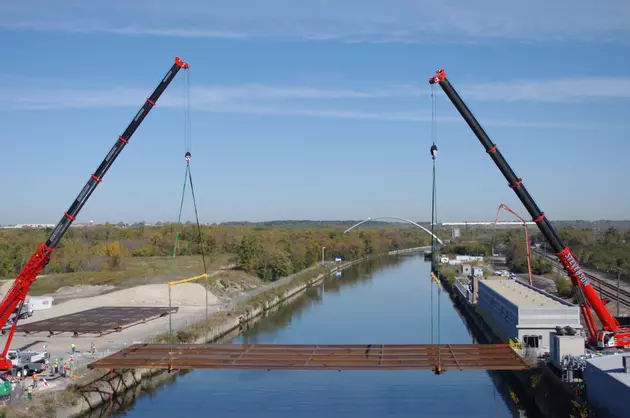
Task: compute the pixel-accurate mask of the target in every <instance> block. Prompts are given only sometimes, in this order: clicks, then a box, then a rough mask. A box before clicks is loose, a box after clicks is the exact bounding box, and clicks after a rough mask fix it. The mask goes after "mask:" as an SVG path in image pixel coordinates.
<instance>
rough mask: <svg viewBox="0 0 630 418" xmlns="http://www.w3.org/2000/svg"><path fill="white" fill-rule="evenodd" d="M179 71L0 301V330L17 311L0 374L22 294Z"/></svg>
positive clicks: (178, 63)
mask: <svg viewBox="0 0 630 418" xmlns="http://www.w3.org/2000/svg"><path fill="white" fill-rule="evenodd" d="M182 68H184V69H187V68H189V65H188V64H187V63H185V62H184V61H182V60H181V59H179V58H175V63H174V64H173V66H172V67H171V69H170V70H169V71H168V73H166V75H165V76H164V77H163V78H162V81H161V82H160V84H159V85H158V86H157V87H156V88H155V90H154V91H153V94H151V96H150V97H148V98H147V99H146V101H145V103H144V105H143V106H142V107H141V108H140V110H139V111H138V113H137V114H136V116H135V117H134V118H133V120H132V121H131V122H130V123H129V126H127V129H125V132H124V133H123V134H122V135H120V136H119V137H118V139H116V143H115V144H114V146H113V147H112V149H111V150H110V151H109V152H108V153H107V155H106V156H105V159H104V160H103V162H101V165H99V166H98V168H97V169H96V171H95V172H94V174H92V175H91V176H90V179H89V180H88V182H87V183H86V184H85V186H84V187H83V189H81V192H80V193H79V196H77V198H76V200H75V201H74V202H73V203H72V205H71V206H70V209H68V211H67V212H65V213H64V215H63V217H62V218H61V221H59V223H58V224H57V225H56V226H55V229H53V231H52V233H51V234H50V237H48V240H47V241H46V243H40V244H39V246H38V248H37V250H36V251H35V253H34V254H33V255H32V256H31V258H30V259H29V260H28V261H27V262H26V264H25V265H24V267H23V268H22V271H20V273H19V274H18V276H17V278H16V279H15V282H13V285H12V286H11V288H10V289H9V291H8V292H7V294H6V295H5V297H4V299H2V302H1V303H0V329H1V328H4V326H5V325H6V324H7V321H8V320H9V318H10V317H11V314H12V313H13V311H14V310H15V309H16V307H17V308H18V312H17V315H16V319H15V321H14V322H13V324H12V326H11V331H10V332H9V337H8V338H7V341H6V344H5V346H4V350H3V351H2V354H0V371H6V370H11V369H12V363H11V360H9V359H7V352H8V351H9V347H10V346H11V340H12V339H13V334H14V333H15V328H16V326H17V320H18V318H19V317H20V313H21V312H20V311H21V309H22V306H23V303H22V302H24V300H25V299H26V294H27V292H28V289H29V288H30V287H31V284H33V282H34V281H35V279H36V277H37V276H38V275H39V273H41V272H42V270H44V268H45V267H46V265H47V264H48V262H49V261H50V256H51V255H52V252H53V251H54V249H55V248H56V247H57V245H58V244H59V241H60V240H61V238H62V237H63V236H64V234H65V233H66V232H67V231H68V228H70V225H71V224H72V222H73V221H74V220H75V219H76V217H77V215H78V214H79V211H80V210H81V208H83V205H85V203H86V202H87V200H88V199H89V198H90V195H91V194H92V192H94V189H96V186H98V184H99V183H100V182H101V181H102V180H103V177H104V176H105V173H107V171H108V170H109V168H110V167H111V166H112V164H113V163H114V160H116V158H117V157H118V155H119V154H120V153H121V151H122V150H123V148H124V147H125V145H127V143H128V142H129V139H130V138H131V136H132V135H133V134H134V132H136V129H138V126H140V124H141V123H142V121H143V120H144V118H145V117H146V116H147V115H148V114H149V112H150V111H151V109H152V108H153V106H155V103H156V102H157V101H158V99H159V98H160V96H161V95H162V93H164V90H166V88H167V87H168V85H169V84H170V83H171V81H172V80H173V78H174V77H175V75H176V74H177V72H178V71H179V70H180V69H182Z"/></svg>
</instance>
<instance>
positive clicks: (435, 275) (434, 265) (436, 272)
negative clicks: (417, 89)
mask: <svg viewBox="0 0 630 418" xmlns="http://www.w3.org/2000/svg"><path fill="white" fill-rule="evenodd" d="M431 140H432V142H433V143H432V145H431V149H430V151H431V160H432V161H433V187H432V193H431V235H432V237H431V275H432V277H431V344H433V281H435V282H436V284H437V292H438V298H437V355H438V356H437V357H438V358H437V361H438V362H437V365H436V366H435V373H436V374H441V373H442V353H441V352H440V334H441V332H440V325H441V323H440V310H441V309H440V299H441V298H440V295H441V293H442V292H441V283H440V269H439V268H438V266H439V246H438V245H439V243H438V241H437V239H436V230H435V229H436V225H437V196H436V176H435V157H436V156H437V154H438V148H437V145H436V142H437V106H436V99H435V89H434V85H433V84H431Z"/></svg>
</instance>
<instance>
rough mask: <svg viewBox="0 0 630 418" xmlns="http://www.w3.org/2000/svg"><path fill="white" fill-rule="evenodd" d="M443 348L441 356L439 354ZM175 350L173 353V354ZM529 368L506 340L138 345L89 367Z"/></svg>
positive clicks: (259, 368) (288, 368)
mask: <svg viewBox="0 0 630 418" xmlns="http://www.w3.org/2000/svg"><path fill="white" fill-rule="evenodd" d="M438 352H439V356H438ZM169 353H172V354H169ZM170 365H172V368H173V369H255V370H435V368H436V366H438V365H439V366H440V369H441V370H442V371H446V370H525V369H528V368H529V366H528V365H527V363H525V361H524V360H523V359H522V358H521V357H520V356H519V355H518V354H517V353H516V352H515V351H514V350H512V349H511V348H510V347H509V346H508V345H507V344H442V345H440V346H438V345H434V344H413V345H387V344H386V345H380V344H368V345H361V344H359V345H276V344H244V345H237V344H224V345H200V344H173V345H172V352H171V351H170V345H169V344H134V345H132V346H130V347H128V348H126V349H124V350H122V351H119V352H117V353H115V354H112V355H110V356H108V357H105V358H103V359H101V360H97V361H95V362H92V363H90V364H89V365H88V368H90V369H118V370H121V369H139V368H152V369H168V368H169V366H170Z"/></svg>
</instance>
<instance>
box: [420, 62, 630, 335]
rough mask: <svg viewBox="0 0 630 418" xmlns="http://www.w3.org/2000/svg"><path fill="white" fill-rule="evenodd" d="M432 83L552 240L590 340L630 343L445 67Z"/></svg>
mask: <svg viewBox="0 0 630 418" xmlns="http://www.w3.org/2000/svg"><path fill="white" fill-rule="evenodd" d="M429 83H430V84H439V85H440V87H441V88H442V90H443V91H444V93H445V94H446V96H447V97H448V98H449V99H450V100H451V102H452V103H453V105H454V106H455V108H456V109H457V111H458V112H459V113H460V115H461V116H462V117H463V118H464V121H466V123H467V124H468V126H469V127H470V129H471V130H472V131H473V133H474V134H475V136H476V137H477V139H479V142H481V144H482V145H483V147H484V148H485V150H486V152H487V153H488V154H489V155H490V158H492V160H493V161H494V163H495V164H496V166H497V167H498V168H499V170H500V171H501V173H502V174H503V176H504V177H505V179H506V180H507V182H508V186H509V187H510V188H512V190H514V193H516V196H518V198H519V200H520V201H521V202H522V203H523V206H525V209H527V212H529V214H530V216H531V217H532V220H533V221H534V222H535V223H536V225H537V226H538V228H539V229H540V231H541V232H542V234H543V235H544V237H545V238H546V240H547V242H549V245H550V246H551V248H553V250H554V252H555V253H556V256H557V257H558V259H559V260H560V262H561V263H562V265H563V267H564V269H565V270H566V272H567V274H568V275H569V277H570V279H571V282H572V283H573V286H574V288H575V289H576V295H577V297H578V301H579V303H580V308H581V310H582V314H583V316H584V318H585V321H586V325H587V328H588V330H589V333H590V342H591V344H593V345H597V343H598V342H600V340H601V338H602V335H606V336H607V338H610V335H609V334H610V333H614V337H615V338H614V339H613V340H612V341H614V340H616V344H617V345H618V346H630V329H628V328H621V327H620V325H619V322H618V321H617V319H616V318H615V317H613V316H612V314H611V313H610V312H609V311H608V309H607V308H606V305H605V304H604V302H603V301H602V300H601V299H600V298H599V296H598V295H597V292H596V290H595V289H594V288H593V285H592V283H591V281H590V280H589V279H588V277H587V276H586V274H585V273H584V271H583V270H582V268H581V267H580V265H579V263H578V260H577V257H576V256H575V255H574V253H573V251H571V249H570V248H569V247H567V246H566V245H565V244H564V243H563V242H562V240H561V239H560V236H559V235H558V233H557V232H556V230H555V229H554V227H553V226H552V225H551V223H550V222H549V219H548V218H547V217H546V216H545V213H544V212H542V211H541V210H540V209H539V207H538V205H537V204H536V202H535V201H534V199H533V198H532V197H531V195H530V194H529V192H528V191H527V189H526V188H525V186H524V185H523V179H521V178H519V177H517V176H516V174H515V173H514V171H513V170H512V168H511V167H510V165H509V164H508V163H507V161H506V160H505V158H504V157H503V155H501V152H500V151H499V150H498V148H497V146H496V144H494V143H493V142H492V141H491V140H490V138H489V137H488V135H487V134H486V132H485V131H484V129H483V128H482V127H481V125H480V124H479V122H478V121H477V119H476V118H475V116H474V115H473V114H472V112H471V111H470V109H469V108H468V106H466V103H464V101H463V100H462V98H461V97H460V96H459V94H458V93H457V91H456V90H455V88H454V87H453V85H452V84H451V83H450V81H449V80H448V79H447V78H446V73H445V72H444V70H438V71H436V75H434V76H433V77H431V78H429ZM590 308H592V309H593V310H594V311H595V314H596V315H597V317H598V318H599V320H600V321H601V323H602V327H603V330H604V331H608V333H606V332H603V333H601V332H599V331H598V329H597V325H596V323H595V319H594V318H593V314H592V313H591V310H590Z"/></svg>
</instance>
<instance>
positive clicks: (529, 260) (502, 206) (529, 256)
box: [494, 203, 534, 286]
mask: <svg viewBox="0 0 630 418" xmlns="http://www.w3.org/2000/svg"><path fill="white" fill-rule="evenodd" d="M501 209H505V210H507V211H508V212H510V213H511V214H512V215H514V216H516V217H517V218H518V219H519V220H520V221H521V222H522V223H523V226H524V227H525V241H526V245H527V271H528V272H529V285H530V286H533V285H534V283H533V281H532V248H531V246H530V244H529V228H528V227H527V222H525V220H524V219H523V218H521V217H520V216H519V215H518V214H517V213H516V212H514V211H513V210H512V209H510V208H509V207H508V206H507V205H505V204H503V203H501V204H500V205H499V209H497V217H496V219H495V220H494V232H496V230H497V222H499V213H501Z"/></svg>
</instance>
